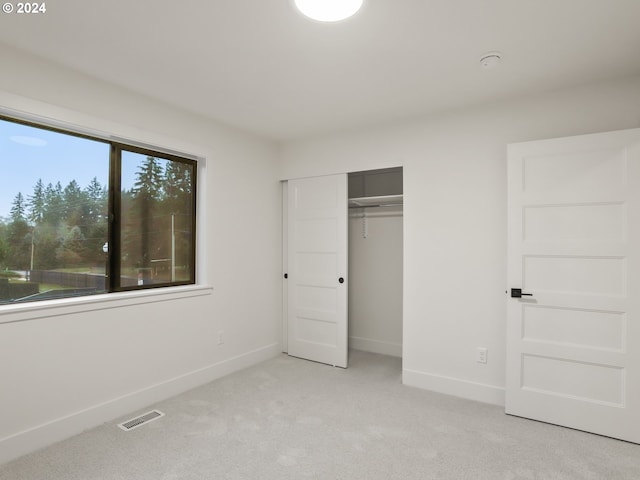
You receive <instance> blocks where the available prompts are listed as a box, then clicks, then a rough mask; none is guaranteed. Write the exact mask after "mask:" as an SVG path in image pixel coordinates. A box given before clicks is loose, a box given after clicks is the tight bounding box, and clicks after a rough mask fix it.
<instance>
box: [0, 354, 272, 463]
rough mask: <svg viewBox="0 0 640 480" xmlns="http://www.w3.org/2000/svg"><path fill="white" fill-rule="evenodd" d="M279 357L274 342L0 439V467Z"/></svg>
mask: <svg viewBox="0 0 640 480" xmlns="http://www.w3.org/2000/svg"><path fill="white" fill-rule="evenodd" d="M279 354H280V345H279V344H278V343H274V344H271V345H266V346H264V347H261V348H258V349H256V350H252V351H250V352H246V353H244V354H241V355H238V356H236V357H232V358H229V359H226V360H222V361H220V362H218V363H214V364H213V365H209V366H207V367H204V368H200V369H198V370H194V371H192V372H188V373H185V374H184V375H180V376H178V377H174V378H171V379H168V380H166V381H164V382H162V383H158V384H156V385H151V386H149V387H146V388H143V389H140V390H137V391H134V392H131V393H128V394H126V395H123V396H121V397H118V398H114V399H111V400H107V401H106V402H103V403H100V404H97V405H93V406H91V407H88V408H86V409H84V410H81V411H78V412H74V413H72V414H70V415H67V416H64V417H61V418H57V419H55V420H51V421H50V422H47V423H44V424H42V425H38V426H35V427H33V428H30V429H28V430H25V431H23V432H19V433H16V434H14V435H10V436H8V437H5V438H3V439H0V464H3V463H6V462H8V461H10V460H13V459H15V458H18V457H20V456H22V455H26V454H28V453H30V452H33V451H35V450H38V449H40V448H43V447H46V446H48V445H51V444H52V443H55V442H59V441H61V440H64V439H66V438H69V437H71V436H73V435H77V434H79V433H81V432H83V431H85V430H88V429H90V428H93V427H96V426H98V425H101V424H103V423H105V422H111V421H113V420H114V419H116V418H118V417H121V416H123V415H127V416H130V415H131V412H134V411H135V410H140V409H142V408H144V407H148V406H149V405H150V404H153V403H157V402H159V401H161V400H164V399H166V398H170V397H172V396H175V395H178V394H180V393H182V392H185V391H187V390H190V389H192V388H195V387H198V386H200V385H204V384H206V383H209V382H212V381H214V380H216V379H218V378H221V377H224V376H226V375H229V374H231V373H233V372H236V371H238V370H242V369H244V368H247V367H250V366H252V365H255V364H257V363H260V362H263V361H265V360H269V359H270V358H273V357H275V356H277V355H279Z"/></svg>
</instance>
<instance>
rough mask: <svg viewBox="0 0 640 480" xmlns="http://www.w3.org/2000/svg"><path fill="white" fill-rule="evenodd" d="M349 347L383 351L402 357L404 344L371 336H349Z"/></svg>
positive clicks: (385, 353) (384, 353) (382, 352)
mask: <svg viewBox="0 0 640 480" xmlns="http://www.w3.org/2000/svg"><path fill="white" fill-rule="evenodd" d="M349 348H353V349H354V350H362V351H365V352H372V353H381V354H383V355H391V356H392V357H402V344H400V343H391V342H383V341H381V340H372V339H370V338H362V337H349Z"/></svg>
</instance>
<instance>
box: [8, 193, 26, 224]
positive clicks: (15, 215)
mask: <svg viewBox="0 0 640 480" xmlns="http://www.w3.org/2000/svg"><path fill="white" fill-rule="evenodd" d="M26 215H27V204H26V202H25V200H24V196H23V195H22V193H21V192H18V194H17V195H16V196H15V198H14V199H13V202H12V203H11V221H12V222H14V223H15V222H18V221H20V220H22V221H26Z"/></svg>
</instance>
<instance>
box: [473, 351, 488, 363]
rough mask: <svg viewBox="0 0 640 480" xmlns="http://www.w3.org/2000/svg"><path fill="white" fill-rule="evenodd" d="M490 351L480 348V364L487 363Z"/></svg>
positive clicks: (477, 359)
mask: <svg viewBox="0 0 640 480" xmlns="http://www.w3.org/2000/svg"><path fill="white" fill-rule="evenodd" d="M488 353H489V350H488V349H487V348H485V347H478V350H477V352H476V362H478V363H487V355H488Z"/></svg>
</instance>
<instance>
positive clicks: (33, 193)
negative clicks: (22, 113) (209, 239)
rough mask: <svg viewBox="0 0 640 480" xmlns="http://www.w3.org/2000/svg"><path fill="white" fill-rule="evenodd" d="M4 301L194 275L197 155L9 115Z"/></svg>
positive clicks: (0, 237) (1, 238)
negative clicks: (90, 134) (157, 149)
mask: <svg viewBox="0 0 640 480" xmlns="http://www.w3.org/2000/svg"><path fill="white" fill-rule="evenodd" d="M0 171H1V172H2V173H1V174H0V304H8V303H17V302H29V301H37V300H45V299H52V298H62V297H71V296H81V295H91V294H96V293H105V292H117V291H124V290H137V289H145V288H154V287H166V286H172V285H186V284H193V283H195V226H196V222H195V208H196V191H195V190H196V172H197V168H196V162H195V161H194V160H190V159H187V158H182V157H179V156H176V155H173V154H167V153H161V152H158V151H154V150H150V149H146V148H139V147H135V146H130V145H125V144H122V143H117V142H111V141H108V140H105V139H100V138H92V137H89V136H86V135H80V134H75V133H72V132H65V131H61V130H58V129H54V128H49V127H44V126H40V125H34V124H31V123H27V122H22V121H18V120H13V119H9V118H5V117H0Z"/></svg>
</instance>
